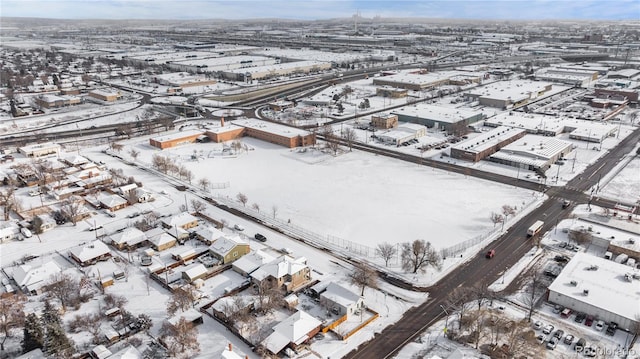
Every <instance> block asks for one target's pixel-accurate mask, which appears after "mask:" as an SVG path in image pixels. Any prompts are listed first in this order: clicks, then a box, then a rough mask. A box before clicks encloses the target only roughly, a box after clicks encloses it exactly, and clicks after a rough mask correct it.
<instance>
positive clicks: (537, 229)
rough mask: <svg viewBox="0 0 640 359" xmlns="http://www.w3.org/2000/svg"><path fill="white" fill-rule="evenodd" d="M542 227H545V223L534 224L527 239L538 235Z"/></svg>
mask: <svg viewBox="0 0 640 359" xmlns="http://www.w3.org/2000/svg"><path fill="white" fill-rule="evenodd" d="M542 226H544V222H542V221H536V223H534V224H533V225H532V226H531V227H529V229H527V237H533V236H535V235H536V234H538V233H539V232H540V230H541V229H542Z"/></svg>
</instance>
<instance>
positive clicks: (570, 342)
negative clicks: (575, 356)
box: [564, 334, 575, 345]
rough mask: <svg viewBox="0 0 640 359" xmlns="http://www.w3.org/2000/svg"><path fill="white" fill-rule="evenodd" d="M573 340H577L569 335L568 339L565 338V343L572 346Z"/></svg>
mask: <svg viewBox="0 0 640 359" xmlns="http://www.w3.org/2000/svg"><path fill="white" fill-rule="evenodd" d="M573 339H575V337H574V336H573V335H571V334H567V336H566V337H564V343H565V344H568V345H571V344H572V343H573Z"/></svg>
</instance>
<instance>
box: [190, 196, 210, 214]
mask: <svg viewBox="0 0 640 359" xmlns="http://www.w3.org/2000/svg"><path fill="white" fill-rule="evenodd" d="M191 208H193V211H194V212H195V213H201V212H202V211H204V210H205V209H206V208H207V205H206V204H204V202H202V201H198V200H197V199H192V200H191Z"/></svg>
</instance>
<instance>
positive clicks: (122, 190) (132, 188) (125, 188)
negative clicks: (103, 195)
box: [118, 183, 138, 195]
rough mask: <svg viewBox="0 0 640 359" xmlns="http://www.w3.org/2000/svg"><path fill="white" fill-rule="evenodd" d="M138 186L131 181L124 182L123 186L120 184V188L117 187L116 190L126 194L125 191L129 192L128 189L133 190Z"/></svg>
mask: <svg viewBox="0 0 640 359" xmlns="http://www.w3.org/2000/svg"><path fill="white" fill-rule="evenodd" d="M136 188H138V185H137V184H135V183H131V184H126V185H124V186H120V188H118V191H120V193H121V194H124V195H126V194H127V193H129V191H131V190H134V189H136Z"/></svg>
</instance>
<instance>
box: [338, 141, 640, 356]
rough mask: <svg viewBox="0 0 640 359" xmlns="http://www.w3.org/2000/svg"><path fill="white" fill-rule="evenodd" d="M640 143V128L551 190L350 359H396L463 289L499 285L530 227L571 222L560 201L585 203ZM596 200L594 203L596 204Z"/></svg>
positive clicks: (527, 245)
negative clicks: (602, 179) (601, 180)
mask: <svg viewBox="0 0 640 359" xmlns="http://www.w3.org/2000/svg"><path fill="white" fill-rule="evenodd" d="M639 138H640V129H636V130H635V131H634V132H633V133H632V134H631V135H630V136H628V137H627V138H625V139H624V140H623V141H622V142H621V143H620V144H618V146H616V147H615V148H614V149H612V150H611V151H610V152H609V153H608V154H606V155H605V156H603V157H602V158H600V159H599V161H597V162H596V163H594V164H592V165H591V166H589V167H588V168H587V169H586V170H585V171H584V173H583V175H582V176H581V177H578V178H576V179H574V180H572V181H571V182H569V184H568V185H567V187H568V188H567V189H565V188H563V187H555V188H553V189H549V192H548V195H549V198H548V199H547V200H546V201H544V202H543V203H542V205H540V206H539V207H538V208H536V209H534V210H533V211H532V212H531V213H530V214H528V215H527V216H525V217H524V218H522V219H521V220H520V221H518V222H517V223H516V224H515V225H513V226H512V227H510V228H509V229H508V230H507V232H506V233H505V234H503V235H502V236H501V237H500V238H498V239H497V240H496V241H494V242H493V243H491V244H489V245H488V246H487V247H485V248H484V249H483V250H481V251H480V252H479V253H478V254H477V255H476V256H475V257H474V258H473V259H471V260H470V261H468V262H467V263H465V264H463V265H461V266H460V267H458V268H457V269H456V270H454V271H452V272H451V273H449V274H448V275H447V276H445V277H444V278H442V279H441V280H440V281H439V282H438V283H437V284H435V285H434V286H432V287H430V288H425V289H423V290H425V291H428V293H429V299H428V300H427V301H426V302H425V303H423V304H422V305H419V306H417V307H414V308H412V309H411V310H409V311H407V312H406V313H405V315H404V316H403V317H402V318H401V319H400V320H399V321H398V322H397V323H396V324H394V325H392V326H389V327H387V328H386V329H385V330H383V331H382V333H381V334H378V335H377V336H376V337H375V338H374V339H372V340H371V341H369V342H367V343H365V344H362V345H361V346H360V347H358V349H356V350H354V351H352V352H351V353H349V354H348V355H347V356H346V358H351V359H356V358H362V359H368V358H389V357H392V356H393V355H395V354H396V353H397V352H398V351H399V350H400V349H401V348H402V347H403V346H404V345H405V344H407V343H409V342H410V341H412V340H414V339H415V338H416V337H417V336H419V335H420V334H421V333H422V332H423V331H424V330H425V329H426V328H428V327H430V326H431V325H433V324H434V323H435V322H437V321H438V320H440V319H442V318H444V316H445V313H444V312H443V311H442V309H441V308H440V305H442V304H444V302H445V299H446V297H447V295H448V294H449V293H450V292H451V291H452V290H453V289H455V288H457V287H460V286H471V285H475V284H479V283H486V284H490V283H492V282H494V281H496V280H497V279H498V278H499V277H500V275H501V273H502V272H503V271H504V270H506V268H509V267H511V266H513V265H514V264H516V263H517V262H518V261H519V260H520V259H521V258H522V257H523V256H525V255H526V254H527V252H529V250H530V249H531V248H532V247H533V246H534V241H532V240H531V239H527V237H526V232H527V228H529V226H531V224H533V222H535V221H536V220H543V221H544V222H545V224H544V226H543V229H542V232H541V233H545V232H547V231H549V230H550V229H551V228H552V227H553V226H555V225H556V223H557V222H559V221H560V220H562V219H564V218H567V217H568V215H569V214H570V210H569V209H563V208H562V205H561V200H560V198H565V197H568V198H570V199H574V200H579V199H584V194H582V193H581V192H582V191H590V189H591V188H592V187H593V186H594V185H597V180H598V179H597V178H598V177H600V176H603V175H604V174H606V173H608V171H610V170H611V169H612V168H613V167H614V166H615V165H616V164H617V162H619V160H620V159H621V158H622V157H623V156H624V155H625V154H627V153H629V152H630V151H631V150H632V149H633V148H634V146H635V144H636V143H637V142H638V139H639ZM597 202H598V201H597V200H596V201H592V203H596V204H597ZM489 249H495V250H496V256H495V257H494V258H493V259H486V258H484V254H485V252H486V251H487V250H489Z"/></svg>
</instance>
